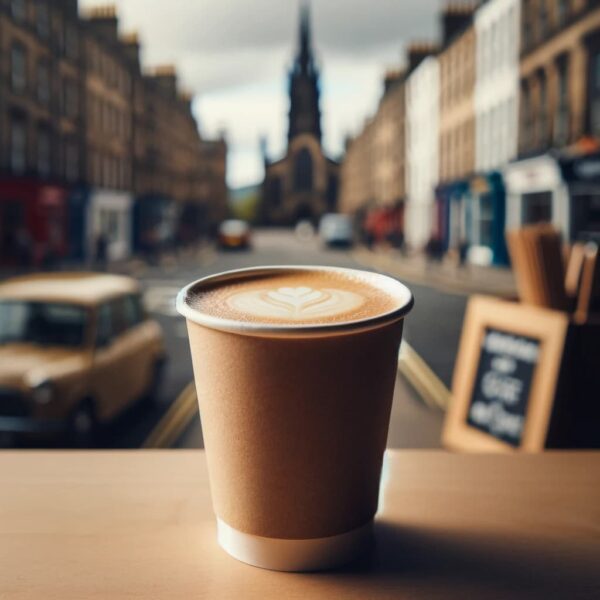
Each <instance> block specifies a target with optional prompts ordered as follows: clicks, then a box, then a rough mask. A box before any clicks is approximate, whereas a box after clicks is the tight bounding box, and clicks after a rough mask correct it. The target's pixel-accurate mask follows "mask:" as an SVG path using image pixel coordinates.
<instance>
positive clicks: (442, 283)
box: [353, 247, 517, 298]
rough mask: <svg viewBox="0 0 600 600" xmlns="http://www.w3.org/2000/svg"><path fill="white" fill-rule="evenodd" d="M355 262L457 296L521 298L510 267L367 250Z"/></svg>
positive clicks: (359, 251)
mask: <svg viewBox="0 0 600 600" xmlns="http://www.w3.org/2000/svg"><path fill="white" fill-rule="evenodd" d="M353 257H354V259H355V260H356V261H357V262H358V263H360V264H363V265H366V266H368V267H370V268H376V269H377V270H379V271H385V272H388V273H391V274H392V275H394V276H395V277H397V278H399V279H403V280H406V281H408V282H410V283H417V284H421V285H426V286H429V287H434V288H436V289H439V290H441V291H444V292H448V293H453V294H463V295H470V294H488V295H492V296H499V297H502V298H514V297H516V296H517V289H516V284H515V279H514V276H513V273H512V271H511V270H510V269H509V268H501V267H480V266H476V265H462V266H459V265H456V264H453V263H452V262H451V261H449V260H444V261H439V262H438V261H431V260H428V259H427V258H426V257H425V256H424V255H423V254H415V255H404V254H402V253H401V252H399V251H398V250H395V249H390V248H381V249H375V250H369V249H367V248H364V247H360V248H357V249H356V250H354V251H353Z"/></svg>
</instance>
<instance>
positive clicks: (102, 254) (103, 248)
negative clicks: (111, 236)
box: [95, 232, 108, 271]
mask: <svg viewBox="0 0 600 600" xmlns="http://www.w3.org/2000/svg"><path fill="white" fill-rule="evenodd" d="M107 262H108V240H107V239H106V235H105V234H104V233H103V232H100V233H99V234H98V236H97V237H96V255H95V264H96V268H97V269H98V270H100V271H106V268H107Z"/></svg>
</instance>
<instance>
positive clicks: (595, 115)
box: [519, 0, 600, 156]
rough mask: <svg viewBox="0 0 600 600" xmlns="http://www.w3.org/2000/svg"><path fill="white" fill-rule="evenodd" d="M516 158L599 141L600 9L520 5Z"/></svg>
mask: <svg viewBox="0 0 600 600" xmlns="http://www.w3.org/2000/svg"><path fill="white" fill-rule="evenodd" d="M521 10H522V13H521V14H522V16H521V28H522V36H521V39H522V52H521V69H520V80H521V113H520V115H521V122H520V136H519V154H520V155H522V156H526V155H532V154H536V153H540V152H544V151H545V150H547V149H549V148H550V147H558V148H560V147H564V146H567V145H569V144H573V143H575V142H576V141H577V140H579V139H580V138H582V137H583V136H596V137H600V6H599V5H598V3H597V2H595V1H594V0H570V1H568V0H564V1H562V2H558V1H549V0H523V5H522V9H521Z"/></svg>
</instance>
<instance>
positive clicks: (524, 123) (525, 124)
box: [521, 81, 533, 148]
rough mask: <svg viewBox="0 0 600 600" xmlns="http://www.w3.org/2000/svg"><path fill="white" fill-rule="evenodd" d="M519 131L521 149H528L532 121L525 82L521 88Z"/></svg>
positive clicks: (531, 142)
mask: <svg viewBox="0 0 600 600" xmlns="http://www.w3.org/2000/svg"><path fill="white" fill-rule="evenodd" d="M521 106H522V107H523V110H522V111H521V131H522V135H523V139H522V144H521V145H522V147H523V148H530V147H531V146H532V145H533V120H532V111H531V90H530V89H529V85H528V84H527V82H526V81H524V82H523V84H522V86H521Z"/></svg>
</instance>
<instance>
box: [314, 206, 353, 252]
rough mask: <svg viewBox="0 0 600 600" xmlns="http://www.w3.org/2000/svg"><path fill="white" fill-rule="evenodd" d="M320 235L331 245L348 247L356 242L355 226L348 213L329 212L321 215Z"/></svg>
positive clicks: (322, 239) (323, 240)
mask: <svg viewBox="0 0 600 600" xmlns="http://www.w3.org/2000/svg"><path fill="white" fill-rule="evenodd" d="M319 237H320V238H321V241H322V242H323V243H324V244H325V245H327V246H330V247H333V246H338V247H345V248H348V247H350V246H352V244H353V243H354V227H353V223H352V218H351V217H350V216H348V215H342V214H336V213H329V214H326V215H323V216H322V217H321V221H320V222H319Z"/></svg>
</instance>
